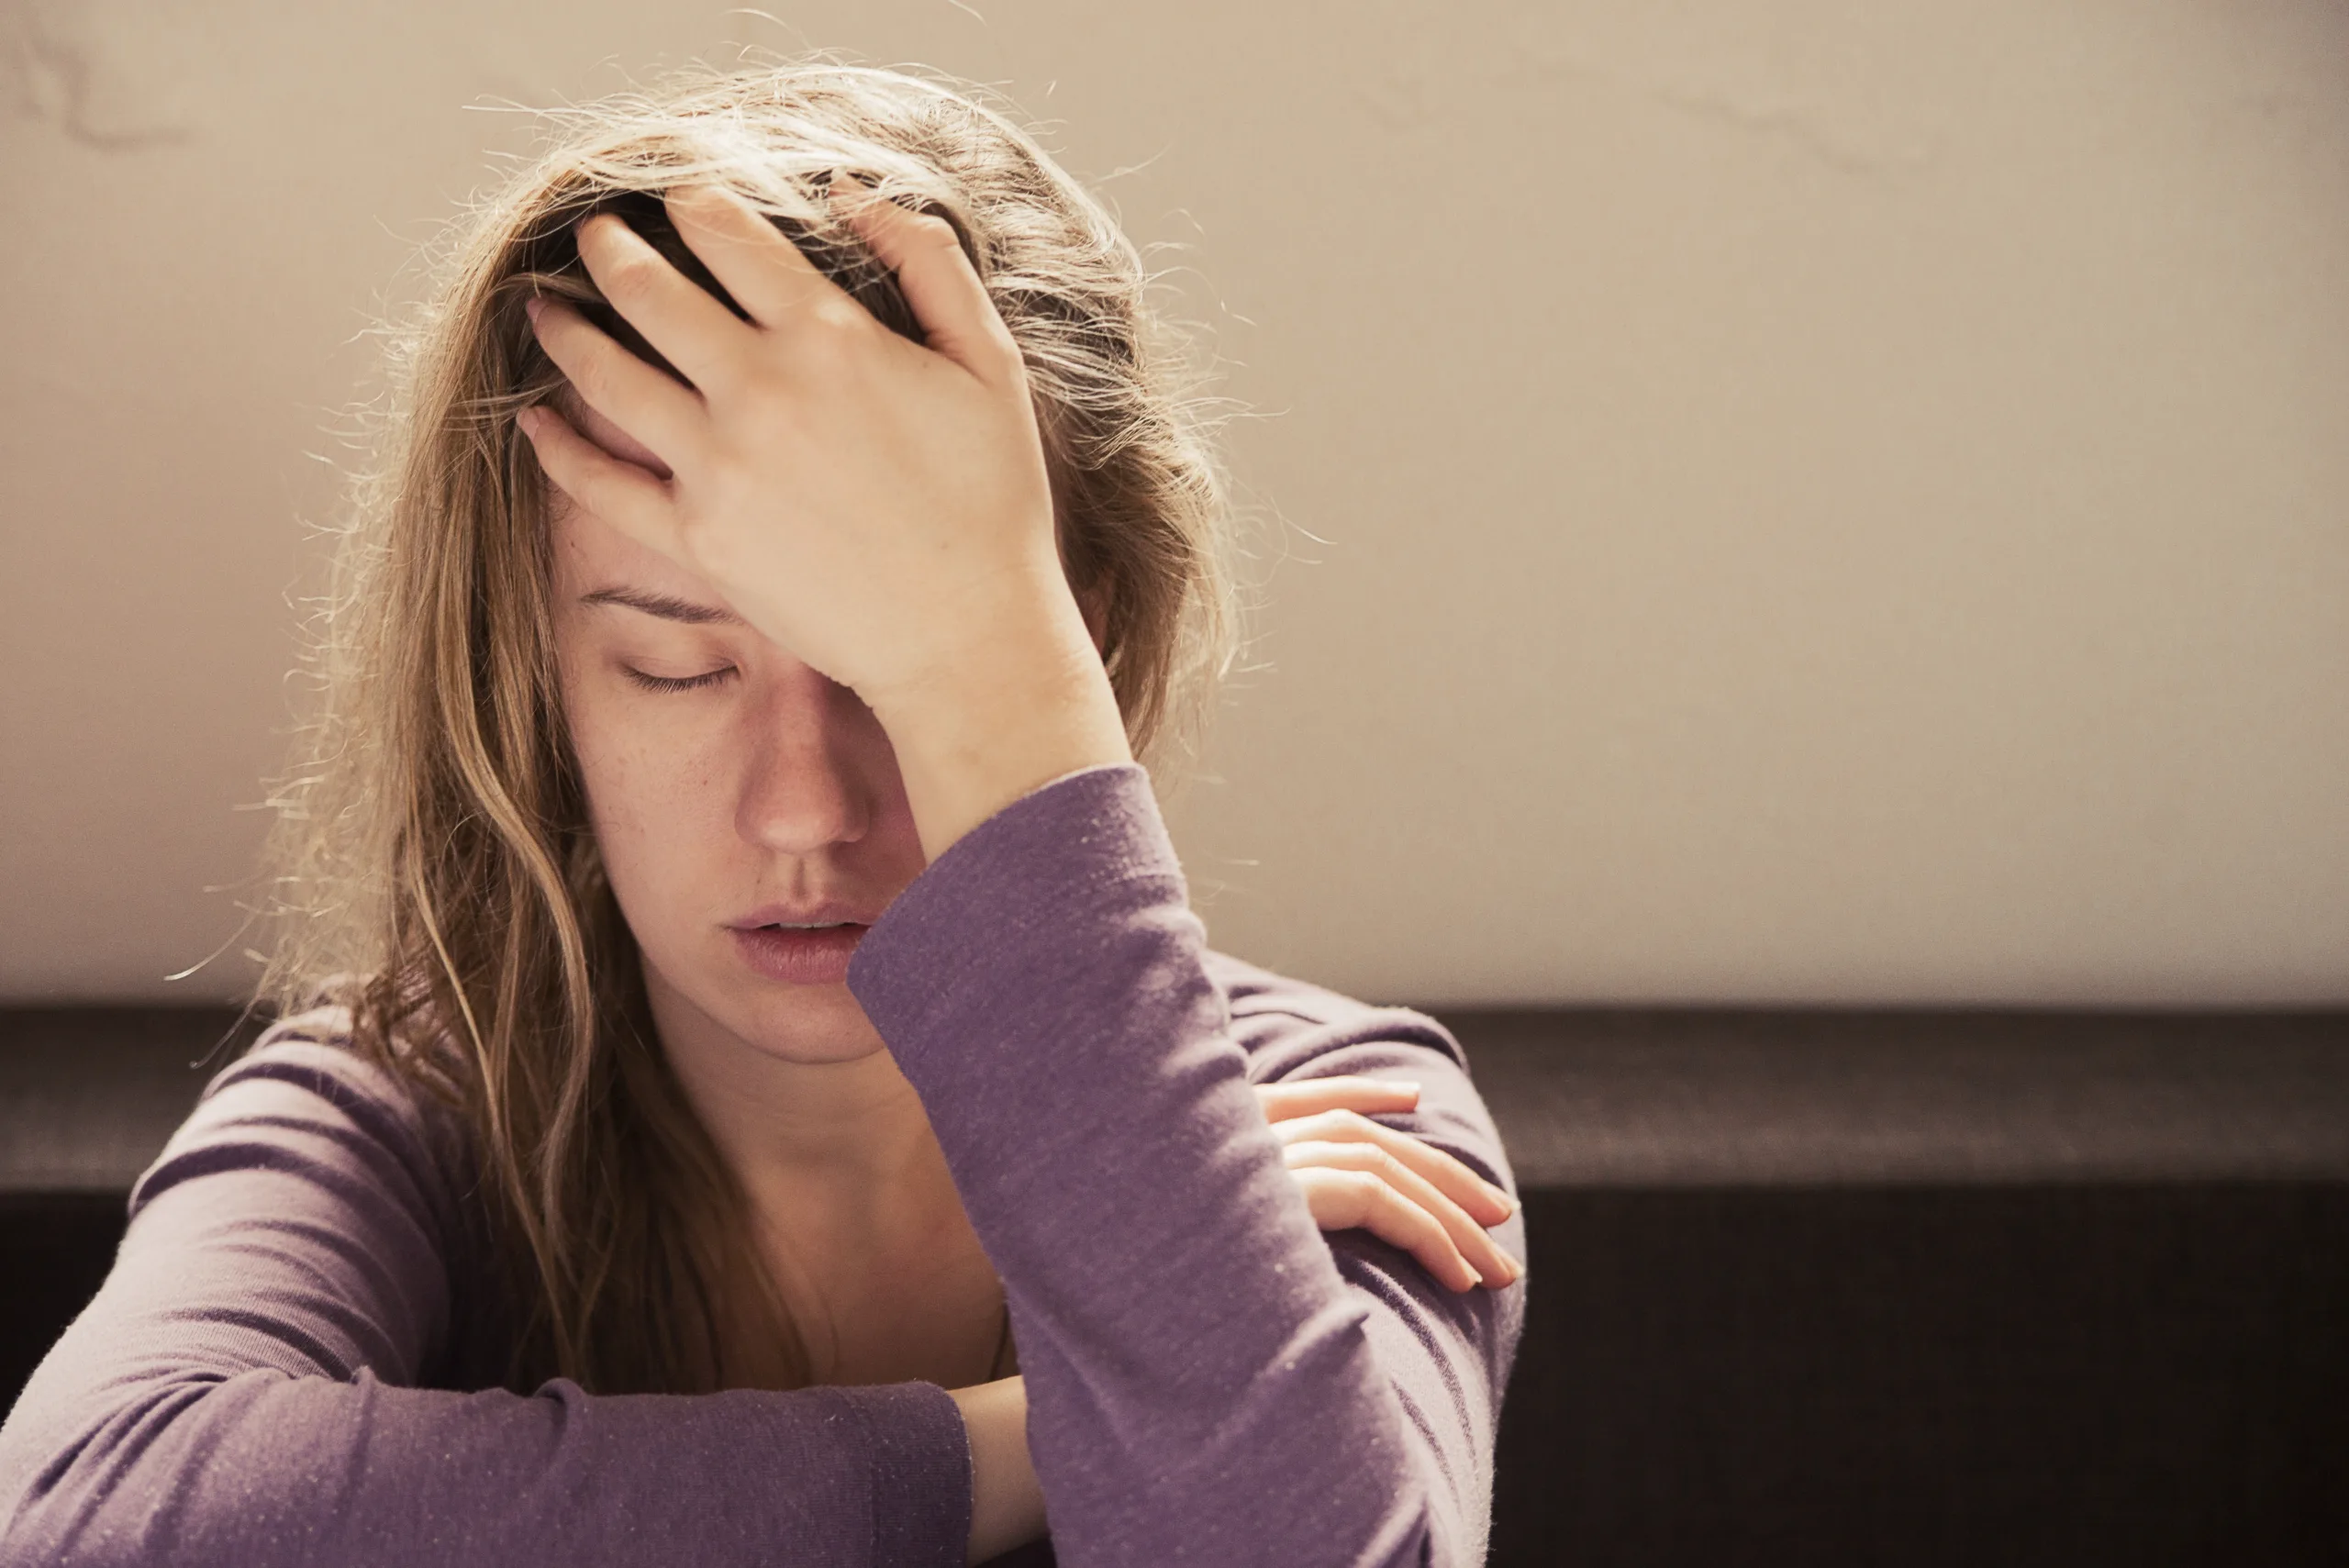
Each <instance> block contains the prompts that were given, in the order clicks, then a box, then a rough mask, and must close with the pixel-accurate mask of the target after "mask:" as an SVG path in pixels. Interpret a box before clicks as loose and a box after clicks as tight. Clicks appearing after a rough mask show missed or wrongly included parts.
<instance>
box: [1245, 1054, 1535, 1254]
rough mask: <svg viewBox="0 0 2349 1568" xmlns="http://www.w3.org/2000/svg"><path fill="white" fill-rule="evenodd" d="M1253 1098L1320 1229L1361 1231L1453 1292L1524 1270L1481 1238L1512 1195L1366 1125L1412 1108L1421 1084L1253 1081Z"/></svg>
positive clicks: (1380, 1127) (1435, 1153) (1447, 1158)
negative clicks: (1406, 1257)
mask: <svg viewBox="0 0 2349 1568" xmlns="http://www.w3.org/2000/svg"><path fill="white" fill-rule="evenodd" d="M1256 1097H1257V1098H1258V1100H1259V1101H1261V1102H1262V1103H1263V1105H1264V1117H1265V1119H1266V1120H1268V1121H1270V1122H1271V1123H1272V1124H1273V1136H1274V1137H1275V1138H1277V1139H1279V1140H1281V1144H1282V1151H1283V1156H1284V1158H1285V1159H1286V1162H1287V1164H1288V1171H1289V1174H1290V1175H1291V1176H1292V1177H1293V1178H1295V1179H1296V1182H1297V1187H1298V1188H1299V1190H1301V1191H1302V1192H1303V1193H1304V1194H1305V1206H1306V1207H1307V1208H1308V1210H1310V1211H1311V1212H1312V1215H1313V1221H1314V1223H1315V1224H1317V1225H1319V1226H1320V1228H1321V1229H1324V1230H1354V1229H1362V1230H1367V1231H1369V1232H1370V1233H1371V1234H1372V1235H1374V1236H1375V1237H1377V1238H1379V1240H1383V1241H1387V1242H1390V1243H1392V1244H1393V1245H1395V1246H1397V1247H1400V1248H1401V1249H1402V1250H1403V1251H1406V1252H1408V1253H1410V1254H1411V1255H1412V1256H1413V1257H1415V1258H1417V1259H1418V1260H1419V1262H1420V1263H1421V1264H1422V1265H1424V1266H1425V1267H1426V1269H1427V1271H1428V1272H1429V1273H1431V1274H1433V1275H1434V1276H1435V1277H1436V1278H1437V1279H1439V1280H1441V1281H1442V1282H1443V1283H1444V1284H1447V1285H1449V1286H1451V1287H1452V1288H1453V1290H1470V1289H1473V1288H1475V1286H1477V1285H1480V1284H1482V1285H1488V1286H1491V1287H1492V1288H1494V1289H1496V1290H1497V1289H1500V1288H1502V1287H1504V1286H1507V1285H1509V1284H1515V1283H1516V1282H1517V1281H1518V1279H1519V1278H1520V1277H1521V1276H1522V1275H1523V1274H1524V1273H1525V1268H1524V1265H1523V1264H1521V1263H1520V1262H1518V1261H1517V1260H1516V1259H1514V1258H1512V1257H1510V1256H1509V1255H1508V1253H1507V1252H1506V1251H1502V1250H1501V1248H1500V1246H1499V1245H1498V1244H1497V1242H1495V1241H1494V1240H1493V1239H1492V1238H1491V1237H1490V1236H1487V1235H1486V1233H1485V1229H1486V1227H1487V1226H1494V1225H1498V1224H1500V1223H1501V1222H1502V1221H1503V1220H1505V1219H1507V1218H1508V1217H1509V1216H1510V1215H1512V1214H1514V1213H1516V1212H1517V1206H1516V1205H1515V1203H1513V1202H1512V1201H1511V1200H1510V1198H1509V1196H1508V1194H1507V1193H1505V1192H1503V1191H1502V1190H1501V1189H1500V1188H1498V1187H1497V1186H1495V1185H1493V1184H1491V1183H1490V1182H1487V1181H1486V1180H1485V1179H1484V1178H1483V1177H1482V1176H1479V1175H1477V1174H1476V1173H1475V1172H1474V1171H1472V1170H1470V1169H1469V1168H1468V1167H1467V1166H1465V1165H1464V1164H1462V1163H1461V1162H1459V1161H1457V1160H1455V1159H1453V1157H1452V1156H1451V1155H1449V1154H1447V1153H1445V1152H1444V1151H1442V1150H1441V1149H1438V1148H1436V1147H1435V1146H1434V1145H1433V1144H1430V1143H1424V1142H1421V1141H1420V1140H1419V1139H1416V1138H1414V1137H1412V1136H1411V1135H1410V1134H1409V1133H1408V1132H1400V1131H1397V1129H1394V1128H1391V1127H1387V1126H1385V1125H1384V1124H1382V1123H1379V1122H1375V1121H1373V1120H1371V1119H1370V1118H1372V1117H1373V1116H1375V1115H1378V1114H1381V1113H1388V1114H1392V1113H1397V1112H1403V1111H1409V1110H1412V1109H1415V1108H1417V1106H1419V1085H1418V1084H1397V1083H1388V1082H1386V1081H1385V1080H1383V1079H1378V1078H1361V1077H1340V1078H1308V1079H1300V1080H1297V1081H1296V1082H1292V1083H1286V1084H1257V1085H1256Z"/></svg>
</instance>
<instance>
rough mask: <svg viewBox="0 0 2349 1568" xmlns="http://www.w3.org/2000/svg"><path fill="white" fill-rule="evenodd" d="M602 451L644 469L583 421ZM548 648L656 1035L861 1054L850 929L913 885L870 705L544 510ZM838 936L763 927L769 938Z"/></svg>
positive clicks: (608, 542)
mask: <svg viewBox="0 0 2349 1568" xmlns="http://www.w3.org/2000/svg"><path fill="white" fill-rule="evenodd" d="M571 412H572V419H573V424H574V425H576V426H577V427H578V428H581V429H582V430H584V432H585V433H586V434H587V435H589V436H590V437H592V438H594V439H596V441H597V442H598V443H599V444H601V445H602V446H603V447H604V448H605V449H606V450H608V451H610V452H612V453H613V454H614V455H616V456H618V457H622V458H626V459H629V461H632V462H640V463H642V464H644V465H645V466H647V467H650V468H654V469H655V470H656V471H657V470H658V469H659V466H660V465H659V462H658V460H657V459H655V458H653V457H652V455H651V453H650V452H648V451H645V450H643V449H642V448H641V447H640V446H638V445H637V444H636V443H635V442H634V441H632V440H630V439H629V437H628V436H626V435H625V434H624V433H622V432H621V431H620V430H618V428H615V427H614V426H612V425H611V424H610V423H609V422H608V421H607V420H604V419H602V418H601V417H599V416H596V414H594V413H593V411H591V410H585V409H584V408H581V407H579V406H577V405H575V404H574V405H573V408H572V411H571ZM551 535H552V544H553V561H554V593H555V604H554V616H555V639H556V651H557V656H558V659H559V662H560V664H561V669H562V696H563V707H564V712H565V714H566V716H567V717H568V718H569V721H570V727H571V735H572V740H573V746H574V747H575V749H576V753H577V756H578V762H579V767H580V771H581V774H582V776H583V779H584V784H585V787H586V795H587V804H588V810H589V814H590V817H591V818H592V820H593V823H594V826H595V830H596V840H597V842H598V843H599V845H600V846H601V849H602V851H603V858H604V864H605V868H606V870H607V873H608V874H609V876H610V878H611V884H612V890H613V892H614V893H615V894H616V895H618V901H619V906H620V910H621V912H622V913H623V914H624V915H625V916H626V917H627V918H628V923H629V929H630V930H631V931H633V932H634V933H635V936H636V940H637V945H638V947H639V948H640V950H641V951H642V953H643V957H644V971H645V983H646V985H647V986H648V988H649V989H650V990H651V993H652V1002H653V1006H654V1010H655V1014H656V1016H657V1017H659V1018H661V1019H662V1025H663V1028H664V1029H668V1028H673V1027H674V1025H675V1023H677V1022H688V1024H689V1027H697V1020H695V1019H694V1015H695V1014H698V1015H700V1018H702V1019H706V1020H707V1022H708V1023H709V1024H713V1025H716V1026H717V1027H718V1028H719V1029H724V1030H725V1031H727V1032H728V1033H729V1034H731V1035H732V1036H733V1037H735V1038H736V1039H738V1040H742V1041H744V1042H745V1043H747V1044H750V1045H751V1046H753V1047H755V1048H756V1049H758V1050H760V1051H765V1052H767V1053H770V1054H773V1055H775V1056H779V1057H783V1058H786V1059H789V1060H793V1061H799V1062H827V1061H829V1062H837V1061H843V1060H848V1059H850V1058H853V1057H858V1056H863V1055H865V1054H867V1053H869V1052H871V1051H876V1050H878V1049H880V1046H881V1041H880V1038H879V1036H878V1035H877V1034H875V1033H874V1029H873V1027H872V1025H871V1023H870V1022H869V1021H867V1019H866V1018H865V1017H864V1012H863V1008H861V1007H859V1006H857V1004H856V1001H855V998H853V997H852V996H851V995H849V991H848V986H847V984H846V975H847V972H848V956H849V952H850V951H851V950H852V947H853V944H854V941H855V939H856V938H857V937H859V936H861V935H862V929H861V928H862V927H863V925H868V924H870V923H871V922H872V921H874V919H876V918H878V917H879V916H880V913H881V911H882V909H883V908H884V907H885V906H886V905H887V904H888V903H889V901H890V900H891V899H892V898H894V897H896V895H897V894H898V892H899V891H900V890H902V889H903V888H904V887H905V886H906V884H907V883H909V882H911V881H912V880H913V878H914V877H915V876H916V875H917V874H918V873H919V872H920V871H921V869H922V854H921V841H920V839H919V838H918V835H917V833H916V831H915V828H914V819H913V813H912V811H911V810H910V809H909V808H908V807H907V804H906V793H905V788H904V785H903V784H902V783H901V782H900V780H899V778H898V775H897V763H896V755H895V753H894V752H893V751H891V750H890V746H889V739H888V737H887V736H886V735H885V733H884V732H883V731H882V728H881V725H880V722H879V721H878V720H877V719H875V718H874V716H873V712H872V710H871V709H870V708H867V707H866V706H864V705H863V703H862V702H860V701H859V700H858V699H857V697H856V695H855V694H854V693H852V692H851V691H850V690H849V689H848V688H847V687H845V686H841V685H837V684H833V683H832V682H830V681H829V680H827V679H826V678H825V677H823V676H822V675H819V674H818V673H816V672H815V671H813V670H811V669H809V668H808V667H807V665H805V664H803V663H801V662H798V661H797V660H796V659H794V658H793V657H792V656H791V655H790V654H788V653H786V652H785V651H784V650H783V649H781V648H780V647H778V646H776V645H775V644H774V643H773V642H770V641H768V640H767V639H765V638H763V637H762V636H760V635H759V634H758V633H756V632H754V631H752V630H751V629H750V628H748V627H747V626H744V625H742V624H741V623H740V622H739V621H737V620H735V619H734V618H733V617H732V616H731V615H730V614H729V613H728V612H727V610H726V608H725V606H724V604H723V602H722V601H721V600H720V599H719V597H718V595H717V594H716V593H715V592H714V591H713V590H712V589H711V588H710V586H709V585H708V584H707V583H706V582H705V581H703V580H702V579H701V578H700V577H699V576H698V575H697V574H696V573H693V572H691V571H689V570H687V569H685V568H684V567H681V566H678V565H676V564H675V563H674V562H670V561H669V560H667V559H666V558H664V557H663V556H662V555H660V554H659V553H657V552H656V551H654V550H651V549H648V548H647V547H645V546H643V545H640V544H639V543H637V542H636V541H635V540H633V539H629V537H628V536H627V535H625V534H623V533H621V532H620V531H619V530H618V528H614V527H613V526H612V525H610V524H609V523H607V522H605V521H604V520H603V519H601V518H600V517H596V516H595V515H594V514H592V513H589V512H586V511H583V510H581V509H580V508H578V507H575V506H571V505H569V504H568V503H567V502H566V501H564V500H563V499H562V498H561V497H557V499H556V501H555V504H554V508H553V516H552V517H551ZM818 922H821V923H831V922H850V924H849V925H848V926H846V927H845V928H844V929H830V930H816V931H787V930H783V929H776V928H777V925H778V923H784V924H801V925H806V924H811V923H818Z"/></svg>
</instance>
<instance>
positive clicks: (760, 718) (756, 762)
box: [735, 664, 878, 855]
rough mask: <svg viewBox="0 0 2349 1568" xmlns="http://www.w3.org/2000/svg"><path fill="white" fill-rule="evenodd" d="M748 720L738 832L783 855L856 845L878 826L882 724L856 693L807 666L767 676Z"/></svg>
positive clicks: (737, 812) (764, 674)
mask: <svg viewBox="0 0 2349 1568" xmlns="http://www.w3.org/2000/svg"><path fill="white" fill-rule="evenodd" d="M758 688H759V689H758V690H756V691H755V692H754V693H753V700H752V702H751V705H750V707H751V711H750V713H748V714H747V715H745V718H746V720H747V723H746V726H745V734H744V737H743V739H744V740H745V742H746V744H747V745H748V747H749V754H748V756H747V757H746V758H745V760H744V765H743V769H742V773H741V789H740V796H739V797H738V799H737V802H736V806H735V830H736V831H737V832H739V833H740V834H741V836H742V837H743V838H744V839H746V840H750V841H751V842H752V843H755V844H758V845H761V846H762V847H763V848H766V849H770V850H774V851H780V852H782V853H785V854H794V855H807V854H814V853H816V852H817V851H821V850H823V849H825V848H827V847H829V846H830V845H833V844H845V843H854V842H855V841H856V840H859V839H862V838H863V837H864V835H865V833H866V832H867V831H869V830H870V829H871V828H872V826H873V817H874V804H875V793H874V783H875V781H874V779H872V778H871V777H869V776H868V775H869V773H871V768H870V765H869V764H870V758H869V756H868V755H867V754H868V753H869V752H870V751H871V750H872V748H871V746H870V745H869V744H868V743H867V742H868V741H869V739H870V738H869V737H867V736H866V735H864V734H863V730H864V729H865V728H875V729H877V728H878V721H877V720H875V719H874V718H873V716H872V714H871V712H870V710H868V709H867V708H866V707H865V706H864V705H863V703H861V702H859V701H858V700H857V698H856V694H855V693H853V692H852V691H850V690H849V689H848V688H847V687H846V686H843V685H841V684H837V683H836V682H833V681H830V680H828V679H826V678H825V677H824V676H822V675H820V674H818V673H817V672H815V671H814V670H811V669H809V668H808V667H807V666H806V665H804V664H795V665H794V666H793V667H791V668H789V669H781V670H769V671H764V672H762V673H761V674H760V676H759V679H758Z"/></svg>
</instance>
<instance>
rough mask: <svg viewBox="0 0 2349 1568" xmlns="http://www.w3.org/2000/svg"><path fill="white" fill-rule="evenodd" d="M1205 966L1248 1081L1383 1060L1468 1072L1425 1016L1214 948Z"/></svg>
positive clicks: (1362, 1067) (1351, 1069)
mask: <svg viewBox="0 0 2349 1568" xmlns="http://www.w3.org/2000/svg"><path fill="white" fill-rule="evenodd" d="M1206 964H1207V971H1208V975H1209V976H1210V977H1211V978H1212V979H1214V981H1215V982H1216V984H1219V986H1221V987H1222V989H1223V993H1224V995H1225V996H1226V997H1227V998H1228V999H1229V1001H1230V1007H1231V1029H1232V1035H1233V1037H1234V1038H1235V1039H1236V1040H1238V1041H1239V1042H1240V1046H1241V1050H1242V1051H1246V1052H1247V1054H1248V1076H1249V1078H1250V1080H1251V1081H1252V1082H1254V1083H1259V1084H1268V1083H1275V1082H1278V1081H1279V1080H1281V1079H1283V1078H1287V1077H1292V1076H1296V1077H1308V1078H1310V1077H1324V1076H1327V1075H1329V1074H1330V1073H1359V1072H1364V1071H1366V1070H1368V1068H1369V1067H1370V1066H1371V1065H1375V1062H1373V1060H1372V1059H1374V1058H1385V1057H1393V1058H1395V1059H1396V1060H1397V1062H1405V1061H1424V1060H1430V1059H1433V1060H1436V1061H1439V1062H1442V1063H1444V1064H1446V1065H1448V1066H1449V1067H1450V1068H1452V1069H1453V1070H1454V1071H1457V1072H1458V1073H1462V1074H1463V1075H1464V1074H1465V1073H1467V1071H1468V1057H1467V1054H1466V1053H1465V1052H1464V1051H1462V1050H1461V1049H1460V1042H1459V1041H1458V1040H1455V1039H1454V1038H1453V1034H1452V1031H1451V1030H1450V1029H1445V1028H1444V1027H1443V1025H1442V1024H1441V1023H1439V1022H1437V1021H1436V1020H1435V1019H1434V1018H1431V1017H1429V1016H1428V1015H1427V1014H1425V1013H1421V1012H1417V1011H1414V1010H1413V1009H1411V1008H1409V1007H1397V1006H1382V1005H1380V1004H1377V1003H1373V1002H1364V1001H1358V1000H1356V999H1355V998H1354V997H1352V996H1348V995H1344V994H1343V993H1341V992H1338V991H1332V990H1330V988H1328V987H1327V986H1323V985H1316V984H1312V983H1311V982H1310V981H1305V980H1297V979H1292V978H1291V977H1289V976H1287V975H1286V974H1276V973H1274V972H1273V971H1271V970H1269V969H1265V968H1263V967H1261V966H1259V965H1257V964H1253V963H1250V962H1247V961H1246V960H1244V959H1239V958H1234V957H1232V956H1231V955H1230V953H1224V952H1218V951H1214V950H1213V949H1209V950H1208V952H1207V958H1206ZM1332 1058H1342V1062H1336V1061H1332V1060H1331V1059H1332Z"/></svg>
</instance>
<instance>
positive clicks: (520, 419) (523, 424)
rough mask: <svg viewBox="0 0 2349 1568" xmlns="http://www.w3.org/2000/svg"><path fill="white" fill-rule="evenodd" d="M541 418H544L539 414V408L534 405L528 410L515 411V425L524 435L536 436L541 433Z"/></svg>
mask: <svg viewBox="0 0 2349 1568" xmlns="http://www.w3.org/2000/svg"><path fill="white" fill-rule="evenodd" d="M540 417H542V416H541V415H540V413H539V406H538V405H537V404H535V403H533V404H532V405H530V406H529V407H528V408H521V409H517V410H516V411H515V414H514V425H515V428H517V429H518V430H520V431H521V432H522V433H523V434H524V435H526V436H535V435H537V434H538V433H539V420H540Z"/></svg>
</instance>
